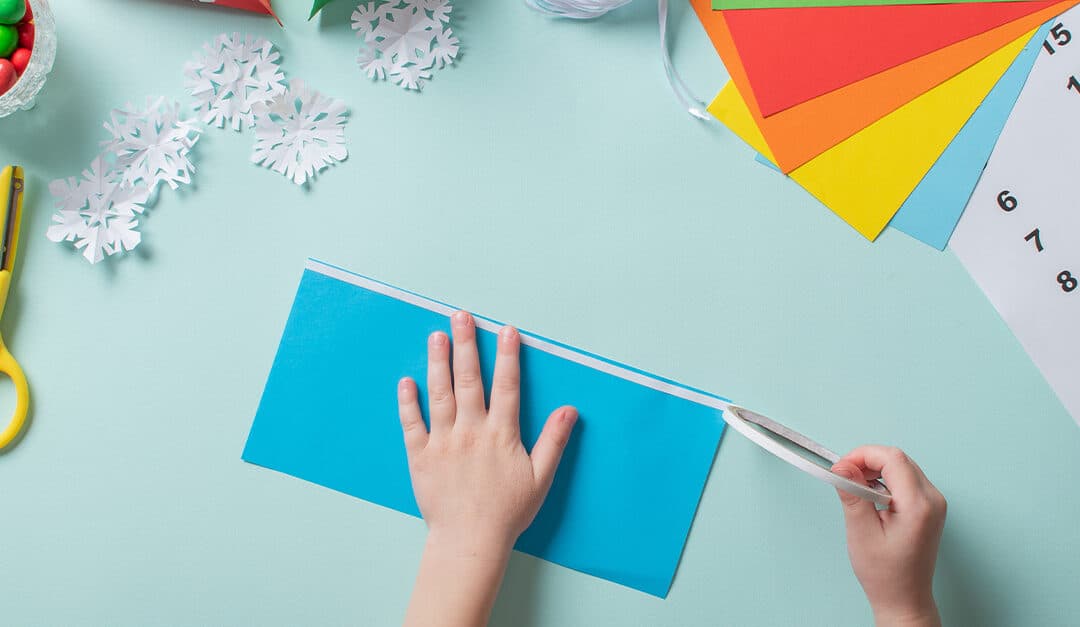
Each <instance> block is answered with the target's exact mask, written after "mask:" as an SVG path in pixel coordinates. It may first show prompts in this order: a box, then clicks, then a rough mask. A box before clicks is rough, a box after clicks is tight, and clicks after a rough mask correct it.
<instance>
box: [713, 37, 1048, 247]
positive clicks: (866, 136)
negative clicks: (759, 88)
mask: <svg viewBox="0 0 1080 627" xmlns="http://www.w3.org/2000/svg"><path fill="white" fill-rule="evenodd" d="M1034 34H1035V31H1034V30H1032V31H1031V32H1029V33H1027V34H1025V35H1024V36H1023V37H1020V38H1019V39H1017V40H1015V41H1013V42H1012V43H1010V44H1009V45H1007V46H1005V47H1003V48H1001V49H999V50H997V51H996V52H994V53H993V54H991V55H990V56H988V57H986V58H985V59H983V60H982V61H980V62H978V63H976V64H975V65H973V66H971V67H970V68H968V69H967V70H964V71H963V72H961V73H959V74H957V75H956V76H954V77H953V78H951V79H949V80H947V81H945V82H944V83H942V84H940V85H938V86H937V87H935V88H933V89H931V90H930V91H928V92H926V93H925V94H923V95H921V96H919V97H918V98H916V99H915V100H912V101H911V102H909V103H907V104H906V105H904V106H903V107H901V108H899V109H897V110H896V111H894V112H892V113H890V114H889V115H887V116H885V117H883V118H881V119H880V120H878V121H877V122H874V123H873V124H871V125H870V126H868V127H866V128H865V129H863V130H861V131H859V132H858V133H856V134H855V135H852V136H851V137H849V138H848V139H846V140H844V141H842V142H840V143H839V144H837V145H836V146H834V147H832V148H830V149H829V150H827V151H825V152H823V153H822V154H820V155H818V156H817V157H815V158H814V159H812V160H810V161H808V162H807V163H806V164H804V165H802V166H800V167H798V168H796V169H795V170H792V171H791V173H790V174H789V176H790V177H791V178H792V179H794V180H795V181H796V182H797V183H799V185H802V187H803V188H804V189H806V191H808V192H810V193H811V194H813V195H814V197H816V198H817V199H818V200H820V201H821V202H822V203H824V204H825V206H826V207H828V208H829V209H831V210H832V211H833V212H834V213H836V214H837V215H838V216H840V217H841V218H843V220H844V221H845V222H847V223H848V224H850V225H851V226H852V227H854V228H855V230H856V231H858V232H859V233H861V234H862V235H863V236H864V237H866V238H867V239H870V240H873V239H875V238H877V236H878V235H880V234H881V231H882V230H883V229H884V228H885V226H886V225H887V224H888V223H889V220H892V217H893V215H895V214H896V212H897V211H898V210H899V209H900V205H902V204H904V201H905V200H907V197H908V196H909V195H910V194H911V192H912V190H914V189H915V187H916V186H917V185H918V184H919V181H921V180H922V178H923V176H925V175H926V173H927V172H929V171H930V168H931V167H933V165H934V162H935V161H937V159H938V157H940V156H941V153H942V152H944V151H945V148H947V147H948V145H949V142H951V141H952V139H953V137H954V136H955V135H956V134H957V133H958V132H959V131H960V129H961V128H962V127H963V126H964V124H965V123H966V122H967V120H968V118H969V117H971V115H972V114H973V113H974V112H975V110H976V109H977V108H978V106H979V103H981V102H982V101H983V99H984V98H986V95H987V94H988V93H990V90H991V89H993V87H994V84H995V83H997V81H998V79H1000V78H1001V75H1002V74H1004V73H1005V71H1006V70H1007V69H1009V66H1010V65H1011V64H1012V62H1013V60H1014V59H1016V57H1017V55H1019V54H1020V51H1021V50H1022V49H1023V47H1024V44H1026V43H1027V42H1028V40H1029V39H1031V37H1032V35H1034ZM709 111H710V112H711V113H712V114H713V115H715V116H716V117H717V118H718V119H719V120H720V121H721V122H723V123H724V124H726V125H727V126H728V127H729V128H730V129H731V130H732V131H734V132H735V134H736V135H738V136H739V137H741V138H742V139H743V141H745V142H746V143H748V144H750V145H751V146H753V147H754V148H755V149H756V150H757V151H758V152H760V153H761V154H763V155H765V156H766V157H767V158H769V159H770V160H771V161H773V162H774V163H775V161H776V160H775V159H774V158H773V156H772V152H771V151H770V150H769V146H768V143H766V141H765V138H764V137H762V134H761V131H760V130H759V129H758V127H757V125H756V124H755V123H754V118H753V117H752V116H751V115H750V110H749V109H748V108H747V106H746V101H745V100H743V98H742V95H741V94H740V93H739V90H738V89H737V88H736V87H735V86H734V85H733V84H732V83H730V82H729V83H728V84H727V85H726V86H724V88H723V89H722V90H721V91H720V94H719V95H717V97H716V99H715V100H714V101H713V103H712V104H711V105H709Z"/></svg>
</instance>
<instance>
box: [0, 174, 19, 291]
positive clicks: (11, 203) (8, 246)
mask: <svg viewBox="0 0 1080 627" xmlns="http://www.w3.org/2000/svg"><path fill="white" fill-rule="evenodd" d="M6 170H7V172H8V177H9V178H8V181H7V183H8V198H7V205H6V206H5V207H4V233H3V235H4V236H3V247H4V248H3V250H2V251H0V270H7V271H9V272H10V271H11V267H12V266H13V265H14V264H15V255H14V252H15V224H16V221H17V220H18V219H19V199H20V197H21V196H22V192H23V177H22V168H20V167H18V166H9V167H8V168H6Z"/></svg>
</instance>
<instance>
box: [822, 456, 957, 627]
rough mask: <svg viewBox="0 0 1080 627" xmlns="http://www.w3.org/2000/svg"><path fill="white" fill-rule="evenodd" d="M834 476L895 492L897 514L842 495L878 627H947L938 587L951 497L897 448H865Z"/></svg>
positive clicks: (855, 563) (853, 553) (852, 551)
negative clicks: (876, 483)
mask: <svg viewBox="0 0 1080 627" xmlns="http://www.w3.org/2000/svg"><path fill="white" fill-rule="evenodd" d="M833 472H835V473H837V474H839V475H841V476H844V477H847V478H849V479H851V480H853V481H864V482H866V481H872V480H874V479H877V478H879V477H881V478H882V479H883V480H884V482H885V483H886V485H888V486H889V491H890V492H892V497H893V498H892V503H891V504H890V505H889V509H887V510H881V511H878V510H877V509H876V508H875V507H874V504H873V503H871V502H870V501H864V500H862V499H860V498H858V497H857V496H853V495H851V494H848V493H846V492H839V491H838V492H839V494H840V501H841V503H843V506H844V519H845V523H846V524H847V543H848V554H849V556H850V557H851V566H852V568H853V569H854V570H855V576H856V577H857V578H858V579H859V583H860V584H862V587H863V590H864V591H865V592H866V598H867V599H868V600H869V601H870V607H871V608H872V609H873V611H874V620H875V622H876V623H877V625H878V627H886V626H888V627H892V626H919V627H922V626H934V627H937V626H940V625H941V619H940V617H939V616H938V611H937V605H936V604H935V603H934V595H933V589H932V588H933V578H934V562H935V561H936V560H937V552H938V544H939V542H940V540H941V531H942V529H943V528H944V526H945V497H943V496H942V495H941V493H940V492H938V490H937V488H935V487H934V485H933V484H932V483H930V480H929V479H927V478H926V475H924V474H923V472H922V470H921V469H920V468H919V467H918V466H917V465H915V462H913V461H911V459H909V458H908V456H907V455H905V454H904V452H903V451H901V450H900V449H897V448H888V447H884V446H862V447H859V448H857V449H855V450H853V451H851V452H850V453H848V454H847V455H845V456H844V457H842V458H841V459H840V461H838V462H837V463H836V465H834V466H833Z"/></svg>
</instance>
